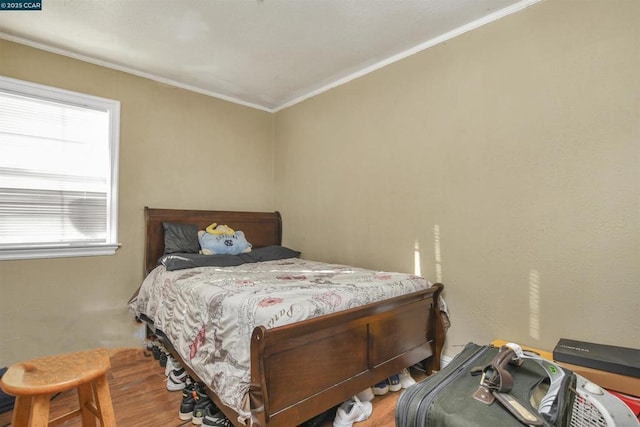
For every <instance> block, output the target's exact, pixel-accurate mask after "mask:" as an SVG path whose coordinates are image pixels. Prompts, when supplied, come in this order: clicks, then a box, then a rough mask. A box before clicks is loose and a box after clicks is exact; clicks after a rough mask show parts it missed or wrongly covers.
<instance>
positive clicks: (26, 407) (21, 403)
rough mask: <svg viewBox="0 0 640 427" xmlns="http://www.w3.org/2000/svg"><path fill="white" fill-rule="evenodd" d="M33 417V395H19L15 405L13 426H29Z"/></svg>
mask: <svg viewBox="0 0 640 427" xmlns="http://www.w3.org/2000/svg"><path fill="white" fill-rule="evenodd" d="M30 418H31V396H17V397H16V402H15V405H14V407H13V417H12V421H11V425H12V426H13V427H28V426H29V419H30Z"/></svg>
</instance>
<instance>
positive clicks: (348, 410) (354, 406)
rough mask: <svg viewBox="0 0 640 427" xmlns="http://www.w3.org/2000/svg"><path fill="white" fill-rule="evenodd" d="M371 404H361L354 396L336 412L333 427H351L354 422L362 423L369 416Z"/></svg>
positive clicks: (371, 409)
mask: <svg viewBox="0 0 640 427" xmlns="http://www.w3.org/2000/svg"><path fill="white" fill-rule="evenodd" d="M372 412H373V405H372V404H371V402H361V401H360V399H358V398H357V397H356V396H353V397H352V398H351V399H349V400H347V401H346V402H344V403H343V404H342V405H340V407H339V408H338V411H337V412H336V418H335V419H334V420H333V427H351V426H353V423H354V422H357V421H364V420H366V419H367V418H369V417H370V416H371V413H372Z"/></svg>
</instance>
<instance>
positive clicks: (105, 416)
mask: <svg viewBox="0 0 640 427" xmlns="http://www.w3.org/2000/svg"><path fill="white" fill-rule="evenodd" d="M93 385H94V387H95V392H96V405H97V406H98V413H99V414H100V421H101V422H102V427H116V415H115V414H114V412H113V403H112V402H111V391H110V390H109V381H108V380H107V376H106V375H103V376H101V377H99V378H97V379H96V380H95V381H94V383H93Z"/></svg>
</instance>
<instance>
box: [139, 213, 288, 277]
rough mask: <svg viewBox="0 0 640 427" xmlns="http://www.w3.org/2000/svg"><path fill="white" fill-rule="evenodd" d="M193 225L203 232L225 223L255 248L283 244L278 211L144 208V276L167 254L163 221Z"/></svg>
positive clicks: (280, 219)
mask: <svg viewBox="0 0 640 427" xmlns="http://www.w3.org/2000/svg"><path fill="white" fill-rule="evenodd" d="M165 221H166V222H177V223H182V224H194V225H196V226H197V227H198V230H204V229H205V228H206V227H207V226H208V225H210V224H211V223H214V222H216V223H218V224H226V225H228V226H229V227H231V228H233V229H234V230H239V231H243V232H244V235H245V236H246V238H247V240H248V241H249V242H250V243H251V244H252V245H253V247H254V248H261V247H264V246H270V245H281V244H282V218H281V217H280V213H279V212H233V211H199V210H185V209H155V208H149V207H146V206H145V208H144V222H145V233H146V234H145V246H144V275H145V276H146V275H147V274H149V272H150V271H151V270H153V269H154V268H155V267H156V265H157V264H158V258H160V257H161V256H162V255H163V254H164V228H163V227H162V223H163V222H165Z"/></svg>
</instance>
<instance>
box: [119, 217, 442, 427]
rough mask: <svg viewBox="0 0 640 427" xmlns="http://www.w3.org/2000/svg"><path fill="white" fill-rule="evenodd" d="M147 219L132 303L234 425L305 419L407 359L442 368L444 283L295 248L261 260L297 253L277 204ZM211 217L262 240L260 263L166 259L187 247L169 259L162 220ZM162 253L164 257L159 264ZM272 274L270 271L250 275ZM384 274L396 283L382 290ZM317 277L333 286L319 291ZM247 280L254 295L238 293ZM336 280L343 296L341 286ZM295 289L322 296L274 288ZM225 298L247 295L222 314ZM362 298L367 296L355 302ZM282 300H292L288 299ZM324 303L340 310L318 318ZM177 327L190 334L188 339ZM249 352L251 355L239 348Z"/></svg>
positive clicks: (203, 221) (256, 248)
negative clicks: (285, 239)
mask: <svg viewBox="0 0 640 427" xmlns="http://www.w3.org/2000/svg"><path fill="white" fill-rule="evenodd" d="M144 217H145V229H146V238H145V256H144V274H145V279H144V282H143V283H142V285H141V287H140V289H139V290H138V292H137V294H136V295H134V297H133V298H132V300H131V301H130V304H129V307H130V309H131V310H132V312H133V313H134V314H135V315H136V316H137V317H138V318H139V319H141V320H143V321H145V322H146V323H147V326H148V327H149V330H150V331H151V332H152V333H154V334H155V335H157V336H158V337H160V338H161V339H162V340H163V342H164V344H165V346H166V347H167V349H168V350H169V352H170V353H171V354H172V355H173V356H174V357H175V358H176V359H177V360H178V361H179V362H180V363H181V364H182V366H184V367H185V369H186V370H187V372H188V373H189V374H190V375H191V376H192V377H193V378H194V379H195V380H196V381H199V382H202V383H204V384H205V385H206V386H207V394H208V395H209V396H210V397H211V399H212V400H213V401H214V402H215V403H216V405H217V406H218V407H219V408H220V409H221V410H222V411H223V412H224V413H225V415H227V417H228V418H229V419H230V420H231V421H232V422H233V423H234V425H237V426H240V425H253V426H258V427H261V426H273V427H275V426H295V425H299V424H301V423H303V422H305V421H306V420H308V419H310V418H312V417H314V416H315V415H317V414H320V413H322V412H323V411H325V410H327V409H330V408H331V407H333V406H335V405H337V404H339V403H341V402H343V401H345V400H347V399H348V398H349V397H350V396H353V395H354V394H356V393H358V392H360V391H362V390H364V389H365V388H367V387H369V386H371V385H372V384H376V383H378V382H380V381H381V380H383V379H385V378H387V377H389V376H391V375H392V374H394V373H396V372H398V371H400V370H401V369H403V368H406V367H408V366H411V365H414V364H416V363H422V364H423V366H424V367H425V370H426V372H428V373H429V372H432V371H437V370H439V367H440V356H441V351H442V346H443V344H444V339H445V323H446V319H447V318H446V314H445V313H444V311H445V308H444V306H443V305H442V299H441V292H442V290H443V285H442V284H433V285H431V284H430V283H428V282H426V280H424V279H422V278H418V277H416V276H412V275H400V276H396V275H399V274H400V273H387V272H375V271H372V270H364V269H359V268H356V267H349V266H343V265H339V264H324V263H317V262H315V261H309V260H305V259H304V256H302V257H296V256H294V255H295V254H294V255H287V256H285V257H284V258H277V257H276V258H275V259H271V258H267V259H266V260H262V258H260V256H262V255H261V254H265V253H268V254H269V256H271V254H273V251H274V250H276V252H278V254H280V251H285V252H286V251H290V249H288V248H285V247H282V246H281V244H282V219H281V216H280V214H279V213H278V212H233V211H204V210H176V209H155V208H147V207H145V209H144ZM214 222H215V223H218V224H226V225H228V226H229V227H231V228H233V229H234V230H242V231H243V232H244V235H245V236H246V238H247V240H248V241H249V242H251V244H252V246H253V248H252V251H251V252H250V253H249V254H246V255H247V259H249V258H248V257H249V256H251V257H254V260H252V261H250V262H247V263H243V262H240V263H236V264H233V265H231V266H226V265H225V266H209V267H193V268H188V267H191V266H190V265H187V267H185V266H184V265H180V266H179V267H175V265H173V267H172V264H170V263H168V262H166V261H167V259H168V258H172V259H178V260H180V259H181V258H182V254H177V256H175V257H171V256H166V255H164V252H165V247H164V246H165V236H164V230H165V228H164V227H165V226H166V225H165V224H167V223H170V224H190V225H195V226H196V227H197V228H198V229H205V228H206V227H207V226H209V225H210V224H212V223H214ZM174 255H175V254H174ZM243 255H245V254H242V255H240V256H241V257H242V256H243ZM278 256H279V255H278ZM161 257H162V260H163V263H161V264H160V265H158V260H159V259H161ZM194 257H196V258H198V256H197V255H194ZM200 257H204V256H203V255H201V256H200ZM210 257H211V258H210V259H215V257H216V256H215V255H214V256H210ZM255 259H257V260H258V261H255ZM170 268H171V270H170ZM265 272H266V274H267V276H266V278H264V277H262V276H256V278H254V276H252V275H253V274H257V273H260V274H263V273H265ZM352 274H355V275H353V276H352ZM269 275H271V276H269ZM276 279H277V280H276ZM269 280H274V281H276V282H277V283H275V284H272V283H268V281H269ZM342 281H344V283H345V284H344V285H341V283H342ZM378 281H380V282H385V281H390V283H393V285H392V286H387V287H385V288H384V289H385V290H384V291H381V290H380V289H382V287H380V286H379V285H378V284H377V282H378ZM311 282H312V283H311ZM373 282H376V283H373ZM425 282H426V283H427V285H426V286H425V285H424V283H425ZM265 283H267V284H266V285H264V286H263V284H265ZM324 283H330V284H328V285H324ZM245 285H246V286H245ZM254 285H255V286H254ZM309 285H313V286H309ZM320 285H322V286H328V288H327V289H326V290H321V289H320V288H319V286H320ZM374 285H375V286H378V287H376V288H374V287H373V286H374ZM331 286H333V287H332V288H331ZM243 287H246V288H247V289H249V290H250V293H249V294H240V293H237V294H236V291H237V292H240V290H239V288H243ZM336 287H338V288H339V289H340V291H341V292H342V291H343V290H344V291H345V294H344V295H343V294H341V293H340V292H336V289H338V288H336ZM276 288H277V289H276ZM388 288H393V290H392V291H387V290H386V289H388ZM154 289H155V290H154ZM225 289H226V290H227V291H225ZM258 289H259V291H258ZM287 289H291V290H292V292H293V293H296V292H298V291H300V292H302V290H304V292H306V293H310V292H311V293H313V294H312V295H311V297H310V298H309V299H310V300H311V303H310V304H311V305H310V306H309V307H310V308H304V307H306V306H305V305H303V303H298V302H291V301H293V300H289V298H293V296H291V297H290V296H289V295H288V294H287V295H286V296H282V298H281V297H280V296H279V294H278V293H277V292H283V293H284V292H285V290H287ZM229 290H231V291H232V292H228V291H229ZM346 290H351V291H352V294H348V293H346ZM222 291H224V292H227V293H225V294H223V293H221V292H222ZM200 292H204V294H201V293H200ZM318 292H319V293H318ZM386 292H389V293H390V294H388V295H387V294H385V295H381V296H378V298H383V299H381V300H379V301H373V302H371V301H370V298H369V297H370V296H371V295H372V294H382V293H386ZM231 294H233V296H231ZM283 295H284V294H283ZM222 300H225V301H226V300H236V301H240V302H239V304H240V305H239V306H238V307H239V308H234V309H233V310H229V309H227V310H226V313H227V314H224V315H222V314H220V313H221V311H224V310H223V309H221V308H220V307H221V304H222V302H221V301H222ZM354 300H360V302H359V303H358V304H354V303H353V301H354ZM281 302H286V303H285V304H283V305H282V306H281V307H279V306H278V303H281ZM289 302H291V303H290V304H287V303H289ZM214 303H215V304H214ZM216 304H218V305H216ZM225 304H226V302H225ZM305 304H306V303H305ZM341 304H342V305H341ZM345 304H346V305H345ZM325 306H327V307H333V310H334V311H329V312H322V313H320V314H318V307H325ZM293 307H295V310H293ZM300 307H302V308H300ZM441 309H442V310H441ZM252 310H253V311H255V312H256V314H251V315H252V316H254V318H252V320H251V321H246V320H242V321H241V322H237V323H238V325H235V328H236V329H237V331H235V332H234V333H233V334H232V333H228V332H222V331H223V329H222V328H220V329H217V327H218V326H217V324H216V323H215V322H217V321H220V319H222V318H224V323H225V324H229V323H234V319H235V318H236V317H235V316H238V313H237V312H244V311H251V312H252V313H253V311H252ZM261 310H264V313H263V312H262V311H261ZM292 312H296V313H301V312H304V313H305V316H302V317H300V318H299V316H297V315H291V314H292ZM216 313H217V314H216ZM229 313H232V314H233V315H231V314H229ZM309 313H311V314H312V316H311V317H309V316H308V315H309ZM229 316H231V317H229ZM194 319H196V320H194ZM302 319H304V320H302ZM176 323H179V324H181V325H182V326H180V327H178V326H176ZM209 323H211V324H212V325H210V326H207V325H208V324H209ZM185 325H187V327H186V328H185V327H184V326H185ZM206 327H210V328H211V330H206V329H205V328H206ZM178 329H187V330H188V331H191V332H190V333H191V336H185V333H184V332H183V331H179V330H178ZM187 335H188V333H187ZM242 348H246V356H245V355H244V353H241V354H240V353H239V354H240V355H236V354H234V351H236V350H237V351H240V350H239V349H242ZM242 357H246V359H247V360H246V363H245V362H243V361H242V360H241V359H242ZM222 359H224V362H225V363H226V362H230V363H229V364H228V365H227V364H225V363H222V361H221V360H222ZM243 367H244V369H246V372H245V373H242V372H241V369H242V368H243ZM238 375H242V379H238V378H239V377H238ZM226 376H228V377H229V378H226ZM225 381H226V382H225ZM236 383H238V384H239V385H238V387H239V388H240V390H242V391H243V395H242V396H240V397H238V396H235V397H234V398H229V396H228V395H226V394H225V393H226V390H227V389H229V388H237V387H236V386H237V384H236ZM229 385H232V386H229ZM221 387H222V388H221Z"/></svg>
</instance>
